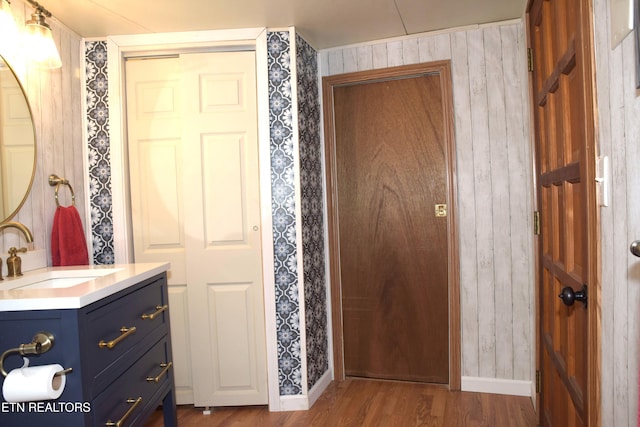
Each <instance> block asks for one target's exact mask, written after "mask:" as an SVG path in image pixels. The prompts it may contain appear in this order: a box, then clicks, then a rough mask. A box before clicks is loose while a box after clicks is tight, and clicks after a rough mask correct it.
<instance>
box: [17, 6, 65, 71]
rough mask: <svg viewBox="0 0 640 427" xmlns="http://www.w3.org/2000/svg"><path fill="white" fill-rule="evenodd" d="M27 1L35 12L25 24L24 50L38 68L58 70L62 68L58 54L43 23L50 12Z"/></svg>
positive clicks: (47, 27)
mask: <svg viewBox="0 0 640 427" xmlns="http://www.w3.org/2000/svg"><path fill="white" fill-rule="evenodd" d="M27 1H28V2H29V3H31V5H32V6H33V7H34V9H35V10H34V12H33V14H32V15H31V19H30V20H28V21H27V22H26V23H25V27H24V36H23V42H24V49H25V50H26V52H27V55H28V56H29V57H30V58H31V60H32V61H33V62H35V64H36V65H37V66H38V67H39V68H48V69H52V68H60V67H61V66H62V61H61V60H60V54H59V53H58V48H57V47H56V43H55V41H54V40H53V33H52V32H51V27H50V26H49V24H47V23H46V22H45V17H46V18H50V17H51V12H49V11H48V10H47V9H45V8H44V7H43V6H41V5H40V4H39V3H37V2H35V1H33V0H27Z"/></svg>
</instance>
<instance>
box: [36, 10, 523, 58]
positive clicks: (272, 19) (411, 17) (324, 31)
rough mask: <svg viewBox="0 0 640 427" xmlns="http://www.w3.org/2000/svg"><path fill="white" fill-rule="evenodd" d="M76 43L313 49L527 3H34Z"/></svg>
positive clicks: (506, 15) (490, 15)
mask: <svg viewBox="0 0 640 427" xmlns="http://www.w3.org/2000/svg"><path fill="white" fill-rule="evenodd" d="M38 1H39V2H40V4H42V5H43V6H44V7H45V8H47V9H48V10H49V11H50V12H51V13H53V15H54V17H55V18H56V19H57V20H58V21H60V22H62V23H63V24H65V25H66V26H67V27H68V28H70V29H71V30H73V31H74V32H76V33H77V34H78V35H80V36H83V37H105V36H108V35H122V34H140V33H157V32H174V31H197V30H218V29H230V28H251V27H269V28H282V27H289V26H295V27H296V30H297V31H298V32H299V33H300V34H301V35H302V36H303V37H304V38H305V39H306V40H307V42H309V43H310V44H311V45H312V46H313V47H314V48H316V49H325V48H330V47H335V46H344V45H348V44H354V43H360V42H365V41H372V40H378V39H383V38H389V37H397V36H403V35H408V34H416V33H423V32H428V31H434V30H441V29H444V28H453V27H461V26H466V25H473V24H483V23H488V22H496V21H503V20H508V19H513V18H520V17H522V16H523V15H524V9H525V5H526V1H527V0H38Z"/></svg>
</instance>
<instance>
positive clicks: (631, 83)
mask: <svg viewBox="0 0 640 427" xmlns="http://www.w3.org/2000/svg"><path fill="white" fill-rule="evenodd" d="M610 3H611V0H595V1H594V16H595V21H594V24H595V25H594V28H595V53H596V55H595V56H596V79H597V103H598V131H599V132H598V137H599V147H600V153H601V155H603V156H609V158H610V159H611V175H610V178H611V185H610V189H611V200H610V206H609V207H603V208H601V210H600V214H601V242H602V246H601V247H602V300H601V307H602V411H601V413H602V425H603V426H629V427H631V426H636V425H638V424H637V423H638V420H637V414H638V363H639V361H640V360H639V358H638V353H639V352H640V258H636V257H634V256H633V255H631V254H630V252H629V245H630V243H631V242H632V241H634V240H637V239H640V174H639V173H638V167H640V120H639V118H640V98H639V97H638V91H637V90H636V88H635V71H636V66H635V62H634V61H635V51H634V49H635V46H634V37H633V33H632V34H631V35H629V36H628V37H627V38H626V39H624V40H623V42H622V43H621V44H620V45H618V46H617V47H616V48H615V49H611V37H610V30H609V28H610V26H609V23H610V17H609V10H610V9H609V8H610Z"/></svg>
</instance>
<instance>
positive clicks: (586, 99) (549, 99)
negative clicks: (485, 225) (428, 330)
mask: <svg viewBox="0 0 640 427" xmlns="http://www.w3.org/2000/svg"><path fill="white" fill-rule="evenodd" d="M589 3H590V2H589V1H588V0H563V1H558V0H533V1H532V3H531V4H530V8H529V26H530V27H529V33H530V39H531V43H532V50H533V63H534V78H533V82H534V83H533V87H534V90H533V103H534V107H533V108H534V112H535V118H536V124H535V134H536V154H537V163H538V164H537V182H538V206H539V209H540V217H541V225H542V228H541V235H540V241H539V256H540V258H539V259H540V260H539V265H540V274H539V280H540V283H539V291H540V293H539V308H538V310H539V321H540V326H539V331H540V338H539V339H540V341H541V342H540V343H539V349H540V359H539V365H540V369H541V375H542V387H541V394H540V398H541V399H540V408H541V413H540V417H541V422H542V424H543V425H549V426H583V425H593V424H597V421H596V419H597V417H596V415H595V414H596V411H597V401H598V398H597V386H596V384H597V379H596V376H595V374H594V372H596V371H597V357H598V356H597V354H598V350H597V345H596V342H595V339H596V337H597V334H596V332H595V331H596V330H597V323H596V320H597V314H596V311H595V310H596V308H597V301H598V298H597V295H598V284H597V281H596V272H597V262H598V259H597V232H596V230H597V228H596V227H597V206H596V203H597V201H596V197H595V149H594V139H595V138H594V106H593V93H592V89H591V88H592V78H593V77H592V71H591V55H592V53H591V37H590V28H591V24H590V14H591V8H590V5H589ZM582 291H584V293H585V295H583V294H581V293H580V292H582Z"/></svg>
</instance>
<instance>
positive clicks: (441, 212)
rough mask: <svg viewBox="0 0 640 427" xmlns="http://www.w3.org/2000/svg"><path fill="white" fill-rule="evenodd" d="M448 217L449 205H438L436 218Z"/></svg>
mask: <svg viewBox="0 0 640 427" xmlns="http://www.w3.org/2000/svg"><path fill="white" fill-rule="evenodd" d="M445 216H447V205H436V217H438V218H440V217H445Z"/></svg>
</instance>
